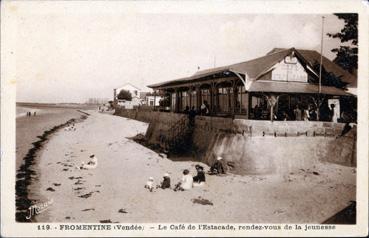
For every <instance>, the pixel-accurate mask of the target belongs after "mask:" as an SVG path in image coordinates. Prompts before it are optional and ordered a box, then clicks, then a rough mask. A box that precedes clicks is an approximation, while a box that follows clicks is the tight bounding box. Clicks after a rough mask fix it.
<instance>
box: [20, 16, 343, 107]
mask: <svg viewBox="0 0 369 238" xmlns="http://www.w3.org/2000/svg"><path fill="white" fill-rule="evenodd" d="M321 16H322V15H313V14H310V15H301V14H299V15H286V14H285V15H270V14H269V15H266V14H263V15H261V14H258V15H255V14H205V13H200V14H199V13H197V14H191V13H166V14H158V13H154V14H152V13H137V14H135V13H121V12H119V11H117V12H116V13H115V12H114V11H113V12H109V13H106V12H105V13H104V12H103V13H102V12H99V11H95V12H85V11H84V12H78V9H75V10H74V11H73V12H63V11H53V12H47V11H46V12H45V11H40V12H39V13H38V12H37V11H35V9H33V11H32V12H27V11H26V10H23V11H21V12H19V13H18V14H17V36H16V48H15V51H16V86H17V101H20V102H25V101H27V102H85V101H86V100H87V99H88V98H90V97H101V98H112V96H113V88H117V87H119V86H121V85H123V84H125V83H127V82H130V83H132V84H134V85H136V86H138V87H140V88H143V89H146V88H145V85H148V84H152V83H156V82H160V81H166V80H171V79H176V78H180V77H185V76H190V75H192V74H193V73H195V72H196V71H197V67H200V68H201V69H205V68H210V67H213V66H214V65H215V66H222V65H227V64H232V63H237V62H241V61H245V60H249V59H253V58H256V57H259V56H263V55H265V54H266V53H267V52H268V51H270V50H271V49H273V48H274V47H279V48H280V47H296V48H304V49H313V50H317V51H320V34H321ZM324 16H325V17H326V18H325V32H337V31H339V30H340V29H341V28H342V26H343V22H342V21H340V20H338V18H337V17H335V16H334V15H328V14H327V15H324ZM339 44H340V42H339V41H338V40H335V39H331V38H329V37H327V36H325V37H324V53H323V54H324V55H325V56H327V57H328V58H330V59H333V58H334V54H333V53H331V52H330V50H331V49H332V48H335V47H337V46H339Z"/></svg>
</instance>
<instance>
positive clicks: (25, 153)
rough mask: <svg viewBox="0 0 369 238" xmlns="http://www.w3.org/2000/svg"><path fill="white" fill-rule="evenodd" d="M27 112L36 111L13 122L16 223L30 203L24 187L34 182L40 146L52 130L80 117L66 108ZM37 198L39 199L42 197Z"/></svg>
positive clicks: (77, 113)
mask: <svg viewBox="0 0 369 238" xmlns="http://www.w3.org/2000/svg"><path fill="white" fill-rule="evenodd" d="M22 110H23V108H22ZM29 111H32V112H33V111H36V115H34V114H33V113H32V116H31V117H27V116H20V117H18V118H17V121H16V125H17V131H16V171H17V175H16V206H17V214H16V217H17V220H18V221H24V220H25V218H24V216H25V212H24V211H25V209H27V208H28V207H29V206H30V205H31V202H32V201H31V199H30V197H29V192H28V186H29V185H30V184H31V183H32V182H33V181H34V180H37V179H38V177H37V174H36V172H35V167H36V166H37V163H36V161H35V160H36V159H37V156H38V153H39V151H40V150H41V149H42V146H43V145H44V144H45V143H46V142H47V140H48V139H49V138H51V136H52V134H53V133H54V132H55V131H57V130H59V129H60V128H62V127H63V126H64V125H67V124H69V123H71V122H74V120H75V119H78V118H80V117H81V115H83V113H81V112H78V111H76V110H75V109H68V108H65V109H60V108H59V109H55V108H45V107H44V108H42V109H37V108H31V109H29ZM38 199H42V197H39V198H38ZM38 199H36V200H38ZM22 211H23V212H22Z"/></svg>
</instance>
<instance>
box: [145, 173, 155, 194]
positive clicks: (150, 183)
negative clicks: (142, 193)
mask: <svg viewBox="0 0 369 238" xmlns="http://www.w3.org/2000/svg"><path fill="white" fill-rule="evenodd" d="M145 188H147V189H148V190H149V191H150V192H152V191H153V190H154V178H153V177H150V178H149V180H147V182H146V185H145Z"/></svg>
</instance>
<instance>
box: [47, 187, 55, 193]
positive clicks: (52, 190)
mask: <svg viewBox="0 0 369 238" xmlns="http://www.w3.org/2000/svg"><path fill="white" fill-rule="evenodd" d="M46 191H51V192H55V189H53V188H52V187H48V188H47V189H46Z"/></svg>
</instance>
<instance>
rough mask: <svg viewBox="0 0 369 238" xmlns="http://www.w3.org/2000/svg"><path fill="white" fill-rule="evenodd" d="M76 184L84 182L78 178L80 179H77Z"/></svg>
mask: <svg viewBox="0 0 369 238" xmlns="http://www.w3.org/2000/svg"><path fill="white" fill-rule="evenodd" d="M74 184H75V185H81V184H83V183H82V180H80V179H78V181H77V182H75V183H74Z"/></svg>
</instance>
